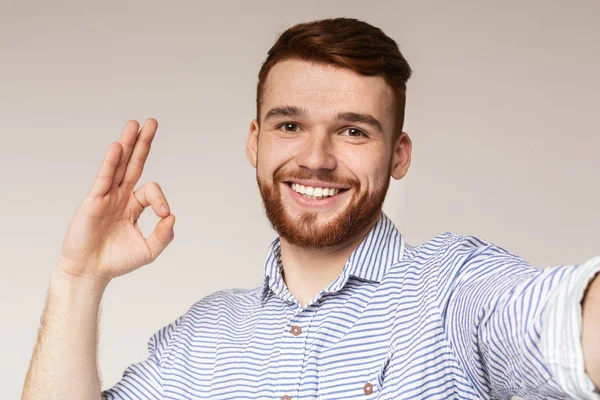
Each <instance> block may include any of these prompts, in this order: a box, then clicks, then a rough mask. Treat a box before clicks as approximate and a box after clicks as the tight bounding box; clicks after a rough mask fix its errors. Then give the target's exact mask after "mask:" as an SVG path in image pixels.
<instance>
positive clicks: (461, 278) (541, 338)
mask: <svg viewBox="0 0 600 400" xmlns="http://www.w3.org/2000/svg"><path fill="white" fill-rule="evenodd" d="M589 265H590V264H584V265H581V266H577V265H571V266H556V267H549V268H544V269H537V268H534V267H532V266H531V265H530V264H529V263H527V262H526V261H525V260H523V259H522V258H521V257H518V256H516V255H514V254H511V253H509V252H507V251H506V250H504V249H502V248H501V247H499V246H496V245H494V244H492V243H489V242H486V241H483V240H481V239H479V238H476V237H472V236H469V237H461V236H455V237H454V239H453V240H450V241H449V242H448V243H447V246H446V247H445V248H444V249H443V251H442V256H441V257H440V277H439V285H438V291H439V293H438V296H439V297H438V298H439V299H440V300H439V301H440V304H439V306H440V310H441V315H442V321H443V326H444V329H445V332H446V337H447V339H448V341H449V343H450V346H451V347H452V348H453V350H454V352H455V353H456V355H457V357H458V358H459V360H460V362H461V364H462V365H463V367H464V368H465V370H466V371H467V374H468V375H469V377H470V380H471V381H472V382H473V384H474V386H475V387H476V389H477V390H478V392H479V394H480V395H481V396H482V397H489V396H491V397H493V398H510V397H511V396H521V397H524V398H527V399H564V398H582V397H579V395H580V394H579V393H581V390H583V391H584V392H585V393H587V394H588V395H589V397H584V398H590V399H598V397H597V394H594V393H593V389H591V390H590V388H589V386H586V384H587V383H591V381H590V382H586V380H585V379H584V376H585V372H584V371H583V364H582V363H583V361H582V357H581V358H579V359H578V360H576V361H577V362H575V363H573V362H569V363H568V364H566V366H567V369H568V368H569V367H571V366H573V365H575V364H577V368H578V369H577V371H578V372H575V371H570V374H566V371H565V369H564V368H563V367H562V366H563V365H564V364H562V362H563V361H564V359H565V358H568V357H571V355H572V354H573V346H575V347H576V350H577V351H578V352H579V353H578V354H580V355H581V352H582V350H581V344H580V341H579V339H578V338H579V337H580V324H579V325H577V322H576V324H575V326H574V327H573V326H571V325H569V326H570V328H569V327H567V325H568V324H565V325H564V326H562V327H563V328H564V329H566V330H568V334H569V335H570V336H561V337H558V338H557V337H555V336H553V337H549V336H548V332H554V331H555V330H556V327H557V326H561V324H562V323H564V321H562V320H560V318H562V317H564V316H565V314H564V313H565V312H567V311H568V312H571V313H572V314H571V315H570V316H572V317H573V318H575V319H577V318H578V321H580V320H581V307H580V306H579V307H578V308H577V307H576V304H574V303H573V302H576V301H577V299H579V301H580V300H581V295H582V293H583V291H582V290H581V291H579V293H578V290H579V289H581V286H584V284H583V281H585V280H586V277H587V280H588V281H589V280H590V279H591V277H592V276H593V274H594V271H597V269H598V268H596V269H594V268H593V267H590V266H589ZM599 267H600V266H599ZM577 282H578V283H579V286H578V285H577ZM566 298H569V300H570V301H566ZM562 300H565V301H564V302H563V301H562ZM557 307H558V308H557ZM575 311H577V312H578V313H577V314H575ZM556 313H558V314H556ZM565 339H566V340H569V342H568V343H567V342H563V341H562V340H565ZM565 352H568V353H569V354H571V355H566V353H565ZM576 354H577V353H576ZM570 361H573V360H570ZM578 362H581V364H578ZM565 374H566V375H565ZM588 379H589V377H588ZM567 383H568V384H567ZM579 383H584V386H583V387H581V386H579V385H578V384H579Z"/></svg>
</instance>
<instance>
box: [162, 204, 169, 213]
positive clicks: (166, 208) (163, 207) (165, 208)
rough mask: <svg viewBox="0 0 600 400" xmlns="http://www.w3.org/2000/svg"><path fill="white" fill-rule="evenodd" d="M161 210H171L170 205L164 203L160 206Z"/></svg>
mask: <svg viewBox="0 0 600 400" xmlns="http://www.w3.org/2000/svg"><path fill="white" fill-rule="evenodd" d="M160 211H162V212H168V211H169V207H167V206H166V205H165V204H163V205H162V206H161V207H160Z"/></svg>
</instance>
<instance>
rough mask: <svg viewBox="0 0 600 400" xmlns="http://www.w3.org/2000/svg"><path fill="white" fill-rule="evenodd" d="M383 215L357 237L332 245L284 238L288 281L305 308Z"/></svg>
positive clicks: (340, 269)
mask: <svg viewBox="0 0 600 400" xmlns="http://www.w3.org/2000/svg"><path fill="white" fill-rule="evenodd" d="M380 215H381V213H379V214H378V215H377V217H376V218H375V219H374V220H373V221H371V223H370V224H368V225H367V226H366V227H365V228H364V229H363V230H362V231H361V232H359V233H358V234H357V235H355V236H354V237H352V238H350V239H349V240H347V241H345V242H343V243H340V244H337V245H335V246H331V247H325V248H319V249H315V248H305V247H299V246H296V245H293V244H291V243H289V242H287V241H286V240H285V239H284V238H281V262H282V263H283V276H284V281H285V284H286V285H287V288H288V290H289V291H290V293H291V294H292V295H294V297H295V298H296V299H297V300H298V301H299V302H300V305H301V306H302V307H305V306H306V305H307V304H308V302H309V301H310V300H311V299H312V298H313V297H314V296H315V295H316V294H317V293H319V292H320V291H321V290H323V289H324V288H326V287H327V286H328V285H329V284H330V283H331V282H333V281H334V280H335V279H336V278H337V277H338V276H339V275H340V274H341V273H342V270H343V269H344V266H345V265H346V262H347V261H348V257H350V254H352V252H353V251H354V250H356V248H357V247H358V246H359V245H360V244H361V243H362V241H363V240H364V239H365V237H366V236H367V235H368V233H369V231H370V230H371V229H372V228H373V226H375V224H376V223H377V221H378V220H379V217H380Z"/></svg>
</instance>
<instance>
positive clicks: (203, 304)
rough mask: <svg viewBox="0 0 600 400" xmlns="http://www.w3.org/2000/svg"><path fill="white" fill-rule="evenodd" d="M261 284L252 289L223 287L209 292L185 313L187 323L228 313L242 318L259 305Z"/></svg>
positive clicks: (236, 317)
mask: <svg viewBox="0 0 600 400" xmlns="http://www.w3.org/2000/svg"><path fill="white" fill-rule="evenodd" d="M262 290H263V286H262V285H261V286H258V287H256V288H253V289H225V290H219V291H216V292H214V293H211V294H209V295H207V296H205V297H203V298H201V299H200V300H198V301H196V302H195V303H194V304H193V305H192V306H191V307H190V308H189V310H188V311H187V312H186V313H185V315H184V318H185V319H186V320H187V322H188V323H193V324H196V323H198V322H200V321H207V320H213V321H214V320H216V319H217V318H219V316H222V315H228V316H229V317H230V318H231V317H234V318H235V319H238V318H243V317H244V316H247V315H249V314H252V313H254V312H255V311H256V309H257V308H259V307H260V306H261V295H262Z"/></svg>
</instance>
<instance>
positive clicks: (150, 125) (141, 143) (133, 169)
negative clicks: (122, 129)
mask: <svg viewBox="0 0 600 400" xmlns="http://www.w3.org/2000/svg"><path fill="white" fill-rule="evenodd" d="M157 128H158V121H156V120H155V119H154V118H148V120H147V121H146V123H145V124H144V126H143V127H142V130H141V131H140V133H139V135H138V137H137V139H136V141H135V145H134V147H133V150H132V151H131V156H130V157H129V161H128V162H127V167H126V169H125V176H124V177H123V181H122V182H121V187H125V188H127V189H133V188H134V187H135V185H136V183H137V182H138V180H139V179H140V177H141V176H142V171H143V170H144V164H145V163H146V159H147V158H148V154H149V153H150V147H151V144H152V140H153V139H154V134H155V133H156V129H157Z"/></svg>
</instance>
